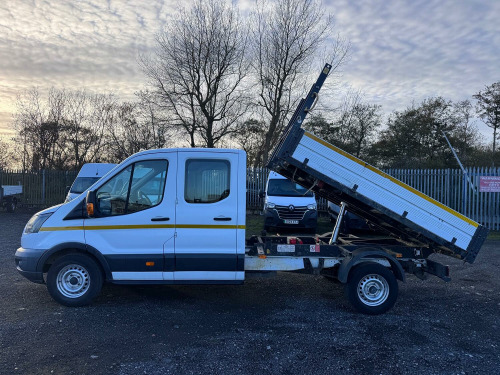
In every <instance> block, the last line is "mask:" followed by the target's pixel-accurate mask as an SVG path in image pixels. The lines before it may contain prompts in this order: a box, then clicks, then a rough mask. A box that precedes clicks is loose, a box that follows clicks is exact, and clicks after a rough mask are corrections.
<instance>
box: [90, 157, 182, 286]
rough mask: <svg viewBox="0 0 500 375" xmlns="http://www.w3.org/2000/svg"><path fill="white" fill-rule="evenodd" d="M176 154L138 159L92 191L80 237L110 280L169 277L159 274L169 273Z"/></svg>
mask: <svg viewBox="0 0 500 375" xmlns="http://www.w3.org/2000/svg"><path fill="white" fill-rule="evenodd" d="M176 155H177V153H176V152H170V153H169V152H161V153H151V154H143V155H139V156H137V157H135V158H133V159H131V160H130V162H129V163H128V164H124V166H123V168H121V169H120V170H119V171H118V172H117V173H116V174H115V175H114V176H113V177H110V178H109V179H108V180H107V181H104V182H103V183H102V184H100V186H98V187H97V188H96V189H95V194H96V206H97V207H96V213H97V217H94V218H89V219H85V221H84V230H85V239H86V243H87V245H88V246H90V247H92V248H94V249H96V250H97V251H99V252H100V253H102V254H103V255H104V257H105V258H106V260H107V262H108V264H109V266H110V269H111V272H112V275H113V280H115V281H120V280H122V281H127V280H164V276H166V277H167V280H168V279H170V280H172V279H173V275H172V272H165V271H173V269H174V259H173V249H174V235H175V199H176V188H177V187H176V182H175V181H176V170H177V160H176ZM164 253H165V255H164Z"/></svg>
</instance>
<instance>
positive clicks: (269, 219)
mask: <svg viewBox="0 0 500 375" xmlns="http://www.w3.org/2000/svg"><path fill="white" fill-rule="evenodd" d="M264 216H265V221H264V225H265V226H266V227H279V228H306V229H315V228H316V227H317V226H318V211H316V210H307V211H306V212H305V214H304V217H303V218H302V220H299V223H298V224H285V223H284V221H283V219H280V217H279V215H278V212H277V211H276V210H275V209H265V210H264Z"/></svg>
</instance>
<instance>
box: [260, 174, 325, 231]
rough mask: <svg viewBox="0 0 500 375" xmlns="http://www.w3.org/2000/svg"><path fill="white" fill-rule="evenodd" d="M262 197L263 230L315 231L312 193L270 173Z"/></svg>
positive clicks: (315, 209)
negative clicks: (294, 229)
mask: <svg viewBox="0 0 500 375" xmlns="http://www.w3.org/2000/svg"><path fill="white" fill-rule="evenodd" d="M262 195H263V196H264V216H265V221H264V229H265V230H266V231H268V230H270V229H271V228H297V229H302V230H304V229H305V230H310V231H312V232H315V231H316V226H317V223H318V211H317V204H316V198H315V197H314V193H313V192H311V191H308V190H307V189H306V188H304V187H302V186H300V185H299V184H296V183H295V182H293V181H290V180H289V179H287V178H286V177H283V176H282V175H280V174H278V173H276V172H271V173H269V177H268V179H267V184H266V190H265V191H264V192H262Z"/></svg>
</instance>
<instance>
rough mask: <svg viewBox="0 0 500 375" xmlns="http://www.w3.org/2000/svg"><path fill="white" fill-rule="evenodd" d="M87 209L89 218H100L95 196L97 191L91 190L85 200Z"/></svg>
mask: <svg viewBox="0 0 500 375" xmlns="http://www.w3.org/2000/svg"><path fill="white" fill-rule="evenodd" d="M85 207H86V210H87V216H88V217H98V216H99V215H98V211H99V210H98V207H97V199H96V196H95V191H93V190H90V191H88V192H87V197H86V198H85Z"/></svg>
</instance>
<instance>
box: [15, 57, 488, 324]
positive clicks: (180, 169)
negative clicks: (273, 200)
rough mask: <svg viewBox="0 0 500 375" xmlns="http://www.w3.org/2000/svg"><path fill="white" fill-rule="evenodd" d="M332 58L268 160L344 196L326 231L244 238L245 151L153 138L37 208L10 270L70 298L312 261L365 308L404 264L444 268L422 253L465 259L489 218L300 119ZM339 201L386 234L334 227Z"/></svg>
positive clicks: (310, 268)
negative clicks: (60, 200) (158, 144)
mask: <svg viewBox="0 0 500 375" xmlns="http://www.w3.org/2000/svg"><path fill="white" fill-rule="evenodd" d="M330 68H331V66H330V65H328V64H327V65H326V66H325V67H324V69H323V70H322V72H321V74H320V76H319V78H318V80H317V82H316V83H315V84H314V85H313V86H312V88H311V90H310V92H309V94H308V95H307V97H306V98H305V99H302V101H301V102H300V104H299V106H298V108H297V110H296V111H295V113H294V115H293V117H292V119H291V121H290V123H289V125H288V127H287V128H286V129H285V131H284V133H283V134H282V137H281V139H280V140H279V143H278V145H277V147H275V149H274V151H273V153H272V156H271V159H270V163H269V166H270V167H271V169H273V170H274V171H275V172H277V173H279V174H280V175H282V176H285V177H287V178H288V179H290V180H291V181H293V182H295V183H297V184H299V185H300V186H303V187H304V188H305V189H307V191H310V192H314V194H315V195H316V196H319V197H324V198H326V199H328V200H329V201H331V202H333V203H335V204H337V205H339V206H340V207H341V208H340V211H339V214H338V217H337V221H336V223H335V227H334V228H333V231H332V233H328V234H325V235H317V236H303V237H302V236H299V237H285V236H253V237H250V238H249V239H248V240H245V215H246V181H245V179H246V155H245V152H244V151H242V150H231V149H160V150H149V151H143V152H140V153H137V154H135V155H133V156H131V157H129V158H127V159H126V160H124V161H123V162H122V163H121V164H119V165H118V166H117V167H116V168H114V169H113V170H112V171H110V172H108V173H107V174H106V175H105V176H103V177H102V178H101V179H100V180H99V181H98V182H96V183H95V184H94V185H93V186H92V187H90V189H89V191H88V192H87V195H86V196H84V195H81V196H79V197H77V198H75V199H74V200H72V201H71V202H67V203H65V204H62V205H59V206H54V207H51V208H49V209H46V210H44V211H41V212H39V213H37V214H35V215H34V216H33V217H32V218H31V219H30V220H29V222H28V223H27V225H26V227H25V229H24V232H23V235H22V239H21V246H22V247H21V248H19V249H18V250H17V252H16V255H15V261H16V266H17V269H18V271H19V272H20V273H21V274H22V275H24V276H25V277H26V278H28V279H29V280H31V281H34V282H37V283H46V284H47V289H48V291H49V293H50V295H51V296H52V297H53V298H54V299H55V300H56V301H58V302H60V303H62V304H64V305H67V306H81V305H85V304H88V303H90V302H91V301H92V299H93V298H94V297H96V296H97V295H98V293H99V292H100V289H101V286H102V283H103V282H104V281H108V282H112V283H117V284H139V283H141V284H241V283H243V282H244V280H245V275H247V274H249V273H268V272H276V271H289V272H301V273H310V274H315V275H324V276H325V277H328V278H332V279H335V280H338V281H339V282H340V283H342V284H345V290H346V294H347V297H348V299H349V301H350V302H351V303H352V305H353V306H354V307H355V308H356V309H357V310H358V311H361V312H363V313H367V314H380V313H383V312H385V311H387V310H388V309H390V308H391V307H392V306H393V305H394V303H395V301H396V298H397V295H398V280H400V281H404V280H405V274H406V273H410V274H414V275H416V276H417V277H420V278H425V277H426V275H427V274H432V275H436V276H438V277H440V278H441V279H443V280H449V269H448V267H446V266H444V265H442V264H440V263H437V262H435V261H433V260H431V259H428V257H429V255H431V254H432V253H442V254H446V255H449V256H453V257H456V258H460V259H463V260H464V261H466V262H469V263H472V262H473V261H474V259H475V257H476V255H477V253H478V251H479V249H480V248H481V246H482V244H483V242H484V240H485V238H486V235H487V229H485V228H484V227H483V226H482V225H480V224H478V223H476V222H474V221H473V220H470V219H469V218H467V217H465V216H463V215H461V214H460V213H458V212H455V211H453V210H452V209H450V208H448V207H446V206H444V205H443V204H441V203H439V202H437V201H435V200H433V199H431V198H430V197H428V196H426V195H424V194H422V193H421V192H419V191H417V190H415V189H413V188H411V187H409V186H407V185H405V184H403V183H402V182H400V181H398V180H396V179H394V178H392V177H391V176H388V175H387V174H385V173H383V172H381V171H380V170H378V169H376V168H374V167H372V166H371V165H369V164H366V163H364V162H363V161H361V160H359V159H357V158H355V157H354V156H352V155H350V154H348V153H346V152H344V151H342V150H341V149H338V148H337V147H335V146H333V145H331V144H328V143H327V142H325V141H323V140H322V139H320V138H318V137H316V136H315V135H313V134H311V133H308V132H306V131H304V130H303V129H302V127H301V125H302V122H303V121H304V118H305V117H306V115H307V113H308V112H310V110H311V109H312V108H313V107H314V105H315V103H316V101H317V100H318V93H319V90H320V88H321V86H322V84H323V82H324V80H325V79H326V77H327V75H328V73H329V71H330ZM346 210H349V211H350V212H353V213H354V214H356V215H358V216H360V217H363V218H366V219H367V220H369V221H370V222H371V223H372V224H373V225H375V226H376V227H378V228H379V229H380V230H381V231H383V233H385V234H388V235H384V236H370V237H365V238H363V237H355V236H352V235H350V236H339V228H340V225H341V223H342V218H343V216H344V214H345V212H346Z"/></svg>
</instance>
